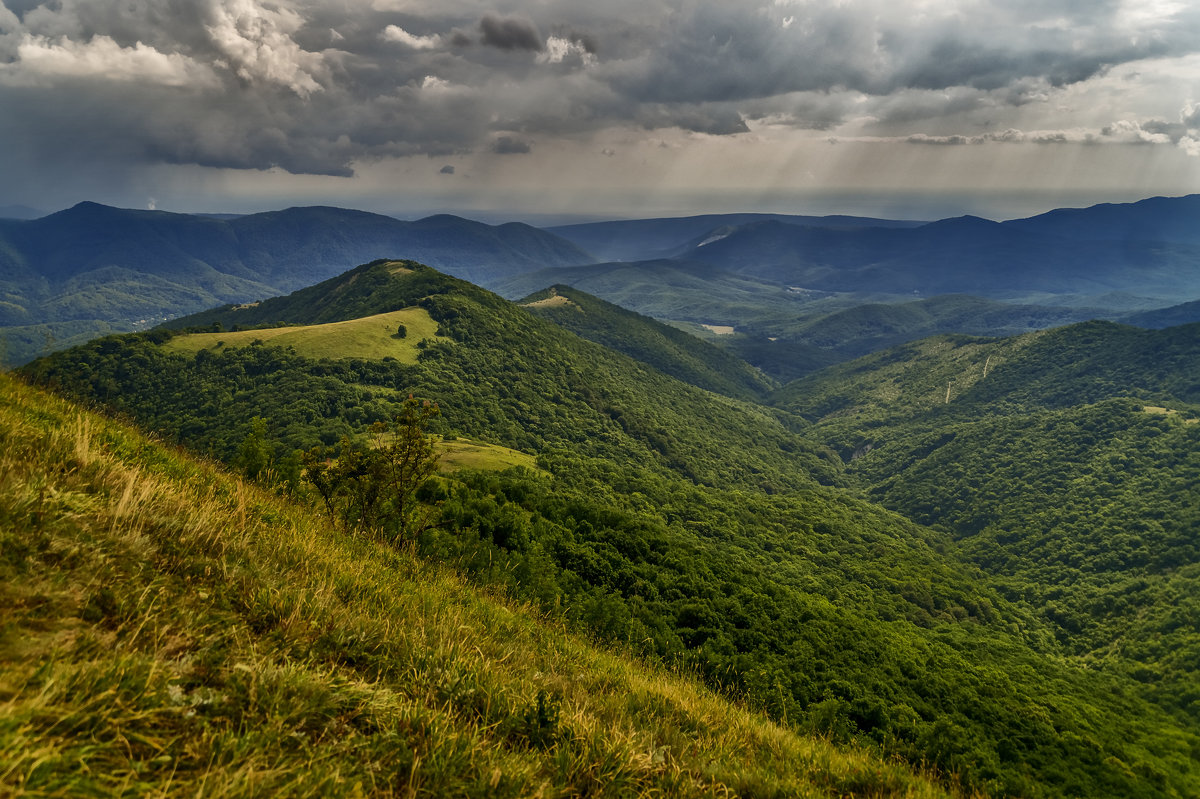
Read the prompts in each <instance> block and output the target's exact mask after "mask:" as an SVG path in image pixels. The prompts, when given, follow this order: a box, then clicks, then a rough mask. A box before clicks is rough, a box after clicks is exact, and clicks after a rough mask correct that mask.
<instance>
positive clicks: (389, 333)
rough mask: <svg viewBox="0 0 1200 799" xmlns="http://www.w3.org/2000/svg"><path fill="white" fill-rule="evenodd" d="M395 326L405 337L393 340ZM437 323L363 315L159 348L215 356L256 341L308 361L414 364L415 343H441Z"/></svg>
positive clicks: (412, 315) (399, 314) (208, 336)
mask: <svg viewBox="0 0 1200 799" xmlns="http://www.w3.org/2000/svg"><path fill="white" fill-rule="evenodd" d="M398 325H404V327H405V329H406V331H407V332H406V335H405V336H404V338H396V337H395V334H396V331H397V327H398ZM437 327H438V323H437V322H435V321H434V320H433V319H432V318H431V317H430V316H429V312H428V311H426V310H425V309H424V308H403V309H401V310H399V311H390V312H388V313H382V314H375V315H374V316H364V317H363V318H361V319H351V320H349V321H346V322H330V323H328V324H324V325H302V326H295V327H268V328H258V329H255V330H238V331H231V332H221V333H189V334H187V335H182V336H175V337H174V338H172V339H171V340H170V341H168V342H167V343H166V344H164V345H163V346H164V347H165V348H166V349H168V350H171V351H173V352H179V353H184V354H190V355H195V354H196V353H198V352H200V351H201V350H211V351H214V352H216V351H219V350H221V349H223V348H228V347H248V346H250V345H252V344H254V343H255V342H256V341H260V342H262V344H263V345H265V346H271V347H294V348H295V349H296V352H297V353H299V354H300V355H304V356H307V357H310V358H368V359H379V358H385V357H388V356H391V357H393V358H395V359H396V360H398V361H401V362H403V363H416V362H417V344H418V343H419V342H420V341H422V340H424V339H431V338H439V337H438V336H437Z"/></svg>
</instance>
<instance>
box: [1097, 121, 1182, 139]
mask: <svg viewBox="0 0 1200 799" xmlns="http://www.w3.org/2000/svg"><path fill="white" fill-rule="evenodd" d="M1100 134H1101V135H1102V136H1104V137H1105V138H1107V139H1110V140H1112V141H1114V142H1121V143H1125V144H1170V143H1171V137H1170V136H1168V135H1166V134H1165V133H1160V132H1156V131H1149V130H1146V129H1145V128H1143V127H1142V123H1141V122H1138V121H1136V120H1131V119H1121V120H1118V121H1116V122H1114V123H1112V124H1111V125H1106V126H1105V127H1104V128H1102V129H1101V130H1100Z"/></svg>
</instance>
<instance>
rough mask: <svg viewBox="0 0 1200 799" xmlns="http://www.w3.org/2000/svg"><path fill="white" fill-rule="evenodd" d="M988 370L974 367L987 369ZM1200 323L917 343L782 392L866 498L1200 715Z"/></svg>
mask: <svg viewBox="0 0 1200 799" xmlns="http://www.w3.org/2000/svg"><path fill="white" fill-rule="evenodd" d="M985 369H986V375H985ZM1198 375H1200V325H1195V324H1193V325H1185V326H1181V327H1175V328H1167V329H1165V330H1156V331H1147V330H1138V329H1135V328H1129V327H1123V326H1120V325H1115V324H1111V323H1098V322H1094V323H1086V324H1080V325H1074V326H1071V327H1066V328H1060V329H1056V330H1051V331H1047V332H1044V333H1039V334H1033V335H1028V336H1021V337H1017V338H1014V339H1005V340H988V339H969V338H965V337H959V338H950V337H943V338H938V339H931V340H926V341H923V342H916V343H914V344H912V345H907V346H905V347H901V348H897V349H895V350H891V351H888V352H884V353H877V354H875V355H872V356H869V357H867V358H863V359H860V360H859V361H854V362H850V363H847V364H841V365H839V366H837V367H835V368H834V369H831V370H827V372H825V373H823V374H819V375H814V376H812V377H810V378H805V379H804V380H801V381H797V383H795V384H792V385H789V386H788V387H786V388H785V389H783V390H782V391H780V392H779V394H777V395H776V399H777V401H779V402H780V403H781V404H782V405H783V406H784V407H788V408H790V409H792V410H795V411H797V412H799V413H801V414H803V415H805V416H806V417H808V418H810V419H813V420H814V421H816V422H817V424H816V426H815V428H814V429H813V431H812V432H813V434H814V435H817V436H820V437H822V438H823V440H825V441H826V442H827V443H829V444H831V445H832V446H834V447H836V448H837V449H838V450H839V451H840V452H841V453H842V454H843V456H844V457H846V458H847V459H852V460H851V463H850V466H849V470H848V474H849V476H850V477H851V478H852V479H855V480H857V481H859V482H860V484H861V485H862V486H863V487H864V488H866V489H867V490H868V492H869V494H870V496H872V497H873V498H875V499H877V500H878V501H880V502H882V503H883V504H884V505H886V506H888V507H890V508H893V509H895V510H898V511H900V512H902V513H904V514H905V515H906V516H908V517H909V518H911V519H914V520H916V521H918V522H921V523H923V524H930V525H934V526H936V527H939V528H941V529H944V530H946V531H947V532H949V533H950V534H952V535H953V536H954V537H955V538H956V539H957V549H958V551H959V552H960V553H962V555H963V556H964V557H965V558H967V559H969V560H971V561H973V562H974V563H976V564H977V565H978V566H979V567H980V568H982V569H984V570H985V571H987V572H988V573H990V574H992V575H994V576H995V577H996V578H997V579H998V584H999V585H1000V586H1002V588H1003V590H1004V591H1005V593H1006V595H1007V596H1008V597H1010V598H1011V599H1013V600H1015V601H1018V602H1023V603H1027V605H1028V607H1030V608H1031V609H1032V610H1034V611H1036V612H1038V613H1041V614H1042V615H1043V616H1044V618H1045V619H1046V620H1048V621H1050V622H1051V623H1052V624H1054V626H1055V628H1056V635H1057V637H1058V638H1059V639H1060V640H1061V641H1062V642H1063V644H1064V646H1066V647H1067V648H1068V649H1069V651H1071V652H1072V653H1074V654H1075V655H1076V656H1078V657H1080V658H1081V659H1083V660H1084V661H1085V662H1087V663H1088V664H1089V665H1090V666H1091V667H1092V668H1098V669H1105V670H1109V671H1113V672H1118V673H1125V674H1129V675H1131V676H1132V677H1134V678H1135V679H1136V680H1137V681H1138V682H1140V683H1141V684H1142V685H1143V690H1144V691H1145V693H1146V694H1147V695H1150V696H1153V697H1154V698H1155V699H1156V701H1158V702H1160V703H1161V704H1162V705H1163V706H1164V707H1166V708H1168V709H1171V710H1173V711H1175V712H1179V713H1182V714H1184V715H1186V716H1188V717H1190V719H1191V722H1190V723H1192V724H1200V692H1198V691H1197V688H1196V686H1198V685H1200V670H1198V668H1197V664H1200V615H1198V613H1200V599H1198V598H1200V544H1198V542H1197V539H1196V530H1197V529H1200V492H1197V490H1196V487H1197V486H1198V485H1200V380H1198V378H1197V376H1198Z"/></svg>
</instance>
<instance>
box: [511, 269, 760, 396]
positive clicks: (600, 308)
mask: <svg viewBox="0 0 1200 799" xmlns="http://www.w3.org/2000/svg"><path fill="white" fill-rule="evenodd" d="M520 305H521V307H523V308H526V309H527V310H530V311H533V312H534V313H536V314H537V315H538V316H541V317H543V318H545V319H549V320H550V321H552V322H554V323H555V324H556V325H559V326H560V327H564V328H566V329H567V330H570V331H571V332H573V333H576V334H578V335H579V336H582V337H583V338H586V339H588V340H589V341H594V342H596V343H597V344H602V345H604V346H605V347H608V348H609V349H611V350H616V351H617V352H623V353H625V354H626V355H628V356H630V357H631V358H636V359H637V360H639V361H641V362H642V363H645V364H649V365H650V366H653V367H654V368H655V369H657V370H659V371H660V372H662V373H664V374H668V375H670V376H672V377H675V378H678V379H679V380H682V381H683V382H685V383H690V384H691V385H693V386H699V387H700V388H705V389H708V390H709V391H715V392H717V393H719V394H726V395H728V396H731V397H739V398H741V399H755V398H760V397H762V395H764V394H765V393H767V392H768V391H770V390H771V388H773V386H772V384H771V381H770V379H769V378H767V377H766V376H765V375H763V374H762V373H761V372H759V371H758V370H757V369H754V368H753V367H751V366H750V365H749V364H747V363H746V362H744V361H742V360H740V359H738V358H736V357H735V356H733V355H731V354H730V353H729V352H728V351H726V350H723V349H721V348H719V347H716V346H714V345H712V344H709V343H708V342H706V341H701V340H700V339H698V338H696V337H695V336H692V335H689V334H687V333H685V332H683V331H682V330H678V329H676V328H673V327H670V326H668V325H664V324H662V323H661V322H656V321H655V320H653V319H651V318H649V317H646V316H642V315H641V314H637V313H634V312H633V311H627V310H625V309H624V308H621V307H619V306H616V305H613V304H612V303H609V302H605V301H604V300H601V299H598V298H596V297H593V296H591V295H590V294H586V293H584V292H582V291H577V290H575V289H573V288H571V287H569V286H551V287H550V288H548V289H545V290H543V291H541V292H538V293H536V294H532V295H530V296H529V297H526V298H525V299H523V300H521V301H520Z"/></svg>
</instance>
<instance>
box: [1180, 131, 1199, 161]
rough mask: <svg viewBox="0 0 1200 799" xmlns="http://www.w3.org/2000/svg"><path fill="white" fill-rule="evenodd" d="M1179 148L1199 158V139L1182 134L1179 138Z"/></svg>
mask: <svg viewBox="0 0 1200 799" xmlns="http://www.w3.org/2000/svg"><path fill="white" fill-rule="evenodd" d="M1179 149H1181V150H1183V151H1184V152H1185V153H1187V154H1188V155H1190V156H1192V157H1193V158H1200V139H1193V138H1192V137H1191V136H1184V137H1183V138H1182V139H1180V140H1179Z"/></svg>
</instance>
